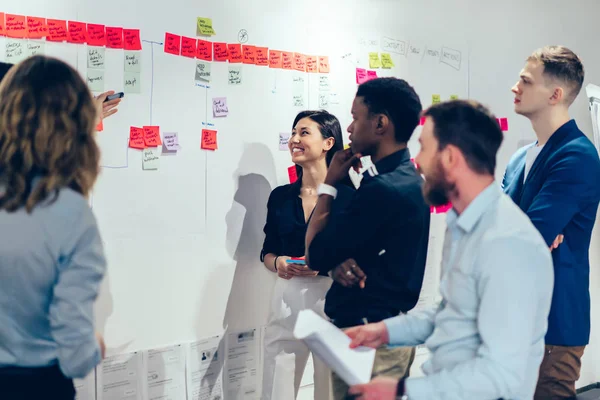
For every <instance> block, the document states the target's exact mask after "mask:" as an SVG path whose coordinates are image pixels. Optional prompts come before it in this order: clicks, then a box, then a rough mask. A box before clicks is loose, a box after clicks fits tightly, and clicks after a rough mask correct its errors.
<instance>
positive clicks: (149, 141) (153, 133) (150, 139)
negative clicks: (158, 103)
mask: <svg viewBox="0 0 600 400" xmlns="http://www.w3.org/2000/svg"><path fill="white" fill-rule="evenodd" d="M144 142H145V143H146V146H148V147H157V146H158V145H161V144H162V142H161V141H160V127H158V126H144Z"/></svg>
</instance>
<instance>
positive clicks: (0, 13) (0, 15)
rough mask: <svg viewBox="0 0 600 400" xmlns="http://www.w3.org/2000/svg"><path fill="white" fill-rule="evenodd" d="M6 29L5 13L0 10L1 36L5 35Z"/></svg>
mask: <svg viewBox="0 0 600 400" xmlns="http://www.w3.org/2000/svg"><path fill="white" fill-rule="evenodd" d="M5 35H6V30H5V29H4V13H3V12H0V36H5Z"/></svg>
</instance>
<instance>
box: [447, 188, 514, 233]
mask: <svg viewBox="0 0 600 400" xmlns="http://www.w3.org/2000/svg"><path fill="white" fill-rule="evenodd" d="M501 194H502V189H501V188H500V185H498V183H496V181H494V182H492V183H491V184H490V185H489V186H488V187H487V188H485V189H484V190H483V191H482V192H481V193H479V194H478V195H477V197H475V199H474V200H473V201H472V202H471V204H469V205H468V206H467V209H466V210H464V211H463V213H462V214H460V215H458V214H457V213H456V211H455V210H454V209H452V210H450V211H448V215H447V216H446V223H447V224H448V226H449V227H454V226H457V227H459V228H460V229H461V230H463V231H464V232H465V233H469V232H471V230H473V227H474V226H475V225H476V224H477V222H478V221H479V220H480V219H481V217H482V216H483V214H484V213H485V212H486V211H487V209H488V207H489V206H490V204H492V203H493V202H494V201H496V200H497V199H498V198H499V197H500V195H501Z"/></svg>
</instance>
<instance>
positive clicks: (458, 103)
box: [423, 100, 503, 175]
mask: <svg viewBox="0 0 600 400" xmlns="http://www.w3.org/2000/svg"><path fill="white" fill-rule="evenodd" d="M423 115H424V116H425V117H431V119H433V123H434V124H435V125H434V129H433V133H434V135H435V137H436V139H437V140H438V147H439V148H438V151H439V150H443V149H444V148H445V147H446V146H447V145H453V146H456V147H458V149H459V150H460V151H461V152H462V153H463V154H464V156H465V159H466V161H467V164H468V165H469V167H470V168H471V169H472V170H473V171H475V172H477V173H479V174H489V175H494V170H495V169H496V153H497V152H498V149H499V148H500V144H501V143H502V139H503V136H502V131H501V130H500V126H499V125H498V121H497V120H496V117H495V116H494V114H492V113H491V112H490V110H489V109H488V108H487V107H485V106H483V105H481V104H480V103H478V102H475V101H471V100H454V101H447V102H443V103H439V104H436V105H433V106H431V107H430V108H429V109H427V110H425V112H424V113H423Z"/></svg>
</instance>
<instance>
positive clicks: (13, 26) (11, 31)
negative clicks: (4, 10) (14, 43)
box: [4, 14, 27, 38]
mask: <svg viewBox="0 0 600 400" xmlns="http://www.w3.org/2000/svg"><path fill="white" fill-rule="evenodd" d="M4 29H5V31H6V36H8V37H12V38H24V37H25V36H27V23H26V21H25V16H24V15H15V14H6V22H5V24H4Z"/></svg>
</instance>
